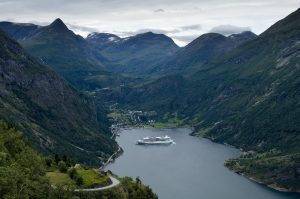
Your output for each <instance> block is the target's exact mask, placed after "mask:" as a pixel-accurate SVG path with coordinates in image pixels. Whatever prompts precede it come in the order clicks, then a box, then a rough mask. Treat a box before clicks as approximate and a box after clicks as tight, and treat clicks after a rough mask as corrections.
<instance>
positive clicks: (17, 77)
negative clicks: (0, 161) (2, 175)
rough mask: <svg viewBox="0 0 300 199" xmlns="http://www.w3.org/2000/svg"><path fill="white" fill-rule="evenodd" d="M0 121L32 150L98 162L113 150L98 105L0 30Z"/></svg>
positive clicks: (107, 127) (102, 114) (115, 147)
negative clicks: (20, 132)
mask: <svg viewBox="0 0 300 199" xmlns="http://www.w3.org/2000/svg"><path fill="white" fill-rule="evenodd" d="M0 71H1V76H0V82H1V84H0V86H1V90H0V119H2V120H5V121H7V122H9V123H11V124H13V125H14V126H15V127H16V128H18V129H19V130H20V131H22V133H23V134H24V136H25V137H26V139H28V141H29V142H30V143H31V144H33V146H34V147H35V148H38V149H40V150H42V151H43V152H45V153H61V154H66V155H69V156H72V157H73V158H75V159H78V160H81V161H82V162H85V163H87V164H96V163H97V164H100V163H101V158H106V157H107V156H109V155H110V154H112V153H114V151H115V150H117V144H116V142H115V141H113V140H111V139H110V136H111V132H110V131H109V123H108V121H107V119H106V113H105V111H103V110H102V108H101V106H98V107H97V106H96V105H95V102H94V101H93V99H91V98H89V97H86V96H84V95H82V94H80V93H79V92H78V91H76V90H75V89H74V88H73V87H71V86H70V85H69V84H68V83H67V82H66V81H65V80H63V79H62V78H61V77H59V76H58V75H57V74H56V73H55V72H54V71H52V70H51V69H49V68H48V67H46V66H43V65H41V64H39V63H38V62H37V61H35V59H34V58H32V57H31V56H29V55H28V54H27V53H26V52H25V51H24V50H23V49H22V48H21V46H20V45H19V44H18V43H17V42H15V41H13V40H11V39H10V38H8V36H6V34H5V33H3V32H2V31H1V32H0Z"/></svg>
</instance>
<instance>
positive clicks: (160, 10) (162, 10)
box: [154, 9, 165, 12]
mask: <svg viewBox="0 0 300 199" xmlns="http://www.w3.org/2000/svg"><path fill="white" fill-rule="evenodd" d="M154 12H165V10H164V9H157V10H154Z"/></svg>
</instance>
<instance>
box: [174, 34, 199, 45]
mask: <svg viewBox="0 0 300 199" xmlns="http://www.w3.org/2000/svg"><path fill="white" fill-rule="evenodd" d="M199 36H200V35H182V36H172V38H173V39H176V40H179V41H181V42H184V43H190V42H191V41H193V40H194V39H196V38H198V37H199Z"/></svg>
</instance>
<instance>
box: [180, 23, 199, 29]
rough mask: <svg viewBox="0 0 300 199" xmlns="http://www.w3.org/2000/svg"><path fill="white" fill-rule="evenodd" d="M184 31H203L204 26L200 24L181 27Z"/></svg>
mask: <svg viewBox="0 0 300 199" xmlns="http://www.w3.org/2000/svg"><path fill="white" fill-rule="evenodd" d="M180 28H181V29H182V30H201V29H202V26H201V25H200V24H194V25H189V26H181V27H180Z"/></svg>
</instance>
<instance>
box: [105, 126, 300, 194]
mask: <svg viewBox="0 0 300 199" xmlns="http://www.w3.org/2000/svg"><path fill="white" fill-rule="evenodd" d="M189 133H190V130H189V129H164V130H158V129H130V130H122V132H121V136H120V137H118V138H117V141H118V143H119V144H120V146H121V147H122V148H123V150H124V154H123V155H122V156H120V157H119V158H118V159H117V160H116V161H115V162H114V163H112V164H110V165H108V166H107V167H106V169H110V170H112V171H113V172H114V173H116V174H118V175H120V176H131V177H133V178H135V177H137V176H140V178H141V180H142V181H143V183H145V184H147V185H149V186H150V187H151V188H152V189H153V191H154V192H155V193H157V194H158V196H159V198H161V199H296V198H297V199H300V195H299V194H287V193H280V192H277V191H273V190H271V189H269V188H267V187H265V186H262V185H259V184H257V183H254V182H252V181H250V180H248V179H246V178H244V177H242V176H239V175H237V174H235V173H233V172H230V171H229V170H228V169H226V168H225V167H224V166H223V164H224V161H225V160H226V159H228V158H232V157H237V156H239V155H240V151H239V150H237V149H234V148H232V147H228V146H224V145H220V144H216V143H213V142H211V141H209V140H207V139H199V138H196V137H192V136H189V135H188V134H189ZM164 135H169V136H170V137H171V138H172V139H173V140H174V141H175V142H176V144H174V145H169V146H140V145H136V144H135V142H136V140H138V139H140V138H142V137H146V136H164Z"/></svg>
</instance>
